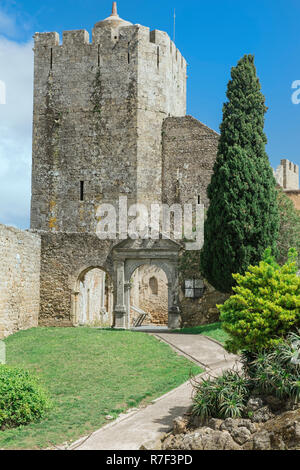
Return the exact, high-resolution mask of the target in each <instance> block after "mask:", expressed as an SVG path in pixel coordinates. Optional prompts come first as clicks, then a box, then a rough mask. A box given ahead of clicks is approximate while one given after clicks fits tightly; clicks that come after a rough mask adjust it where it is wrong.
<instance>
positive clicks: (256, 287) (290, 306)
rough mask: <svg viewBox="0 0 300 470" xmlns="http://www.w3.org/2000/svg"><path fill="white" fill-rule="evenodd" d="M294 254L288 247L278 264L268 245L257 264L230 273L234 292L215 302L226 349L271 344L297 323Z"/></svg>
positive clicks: (298, 283)
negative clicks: (261, 259)
mask: <svg viewBox="0 0 300 470" xmlns="http://www.w3.org/2000/svg"><path fill="white" fill-rule="evenodd" d="M297 256H298V254H297V252H296V250H294V249H290V251H289V258H288V261H287V263H286V264H284V265H283V266H279V265H278V264H277V263H276V262H275V260H274V258H273V257H272V256H271V250H270V249H268V250H266V251H265V254H264V258H263V261H261V262H260V263H259V266H250V267H249V268H248V271H247V272H246V273H245V275H241V274H235V275H234V276H233V277H234V279H235V280H236V282H237V286H236V287H234V289H233V290H234V292H235V295H233V296H231V297H230V298H229V299H228V300H227V301H226V302H225V303H224V305H219V306H218V308H219V309H220V312H221V316H220V318H221V320H222V327H223V328H224V330H225V331H226V332H227V333H229V335H230V339H229V340H228V341H227V342H226V344H225V347H226V349H227V350H228V351H230V352H234V353H236V352H238V351H239V350H248V351H252V352H258V351H261V350H263V349H265V348H271V347H273V346H275V345H276V344H278V342H280V340H281V339H282V338H285V337H286V336H287V334H288V333H289V332H290V331H295V330H296V329H297V327H299V326H300V277H298V276H297V274H296V272H297V263H296V260H297Z"/></svg>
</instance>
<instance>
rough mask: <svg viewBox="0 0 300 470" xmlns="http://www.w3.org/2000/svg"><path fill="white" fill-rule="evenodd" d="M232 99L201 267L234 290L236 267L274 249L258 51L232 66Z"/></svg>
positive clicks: (275, 221)
mask: <svg viewBox="0 0 300 470" xmlns="http://www.w3.org/2000/svg"><path fill="white" fill-rule="evenodd" d="M231 77H232V79H231V80H230V81H229V83H228V89H227V98H228V102H226V103H225V104H224V107H223V122H222V124H221V127H220V129H221V136H220V140H219V147H218V154H217V159H216V162H215V165H214V172H213V175H212V179H211V182H210V185H209V186H208V190H207V194H208V197H209V199H210V206H209V209H208V211H207V218H206V221H205V228H204V233H205V236H204V247H203V250H202V255H201V270H202V272H203V274H204V276H205V277H206V279H207V280H208V281H209V282H210V283H211V284H212V285H213V286H214V287H215V288H216V289H217V290H219V291H221V292H230V291H231V289H232V286H233V284H234V281H233V278H232V273H244V272H245V270H246V269H247V267H248V266H249V265H250V264H257V263H258V262H259V261H260V259H261V258H262V255H263V252H264V250H265V249H266V248H267V247H268V246H270V247H272V248H273V249H274V250H275V249H276V239H277V234H278V225H279V216H278V207H277V200H276V189H275V179H274V176H273V171H272V169H271V167H270V163H269V159H268V156H267V154H266V152H265V144H266V142H267V139H266V136H265V134H264V131H263V128H264V115H265V112H266V109H267V108H266V106H265V98H264V96H263V94H262V93H261V87H260V83H259V80H258V78H257V76H256V69H255V65H254V57H253V56H251V55H245V56H244V57H243V58H242V59H241V60H240V61H239V62H238V64H237V66H236V67H234V68H232V70H231Z"/></svg>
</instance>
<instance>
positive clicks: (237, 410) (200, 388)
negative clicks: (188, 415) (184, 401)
mask: <svg viewBox="0 0 300 470" xmlns="http://www.w3.org/2000/svg"><path fill="white" fill-rule="evenodd" d="M250 390H251V383H250V381H249V380H248V379H247V378H245V377H244V376H243V375H242V374H240V373H239V372H236V371H233V370H229V371H226V372H225V373H224V374H223V375H222V376H220V377H217V378H213V379H211V378H209V379H207V380H203V381H202V382H200V383H196V385H194V398H193V414H194V415H196V416H200V417H201V418H202V420H203V421H206V420H207V419H208V418H210V417H212V418H224V419H225V418H229V417H230V418H238V417H240V416H242V414H243V412H244V410H245V406H246V402H247V400H248V398H249V395H250Z"/></svg>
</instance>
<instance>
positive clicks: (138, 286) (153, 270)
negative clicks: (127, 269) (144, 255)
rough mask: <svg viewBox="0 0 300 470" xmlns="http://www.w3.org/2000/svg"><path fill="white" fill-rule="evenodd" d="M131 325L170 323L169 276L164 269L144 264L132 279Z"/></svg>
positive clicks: (130, 295) (161, 324) (162, 324)
mask: <svg viewBox="0 0 300 470" xmlns="http://www.w3.org/2000/svg"><path fill="white" fill-rule="evenodd" d="M129 298H130V327H136V326H138V327H141V326H146V325H147V326H148V325H152V326H167V325H168V278H167V276H166V273H165V272H164V271H163V269H161V268H159V267H158V266H155V265H149V264H144V265H142V266H140V267H138V268H137V269H136V270H135V271H134V273H133V274H132V276H131V280H130V294H129Z"/></svg>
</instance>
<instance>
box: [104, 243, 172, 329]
mask: <svg viewBox="0 0 300 470" xmlns="http://www.w3.org/2000/svg"><path fill="white" fill-rule="evenodd" d="M180 250H181V245H179V244H178V243H176V242H174V241H172V240H167V239H166V240H164V239H160V240H125V241H123V242H121V243H119V244H118V245H116V246H115V247H114V248H113V250H112V259H113V264H114V272H115V285H116V294H115V299H116V305H115V309H114V311H115V327H116V328H129V327H130V280H131V277H132V275H133V273H134V271H135V270H136V269H137V268H139V267H140V266H143V265H145V264H147V265H154V266H157V267H158V268H160V269H162V270H163V271H164V272H165V274H166V276H167V280H168V327H169V328H179V327H180V326H181V315H180V309H179V298H178V292H179V284H178V282H179V281H178V269H177V266H178V256H179V251H180Z"/></svg>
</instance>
